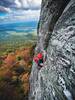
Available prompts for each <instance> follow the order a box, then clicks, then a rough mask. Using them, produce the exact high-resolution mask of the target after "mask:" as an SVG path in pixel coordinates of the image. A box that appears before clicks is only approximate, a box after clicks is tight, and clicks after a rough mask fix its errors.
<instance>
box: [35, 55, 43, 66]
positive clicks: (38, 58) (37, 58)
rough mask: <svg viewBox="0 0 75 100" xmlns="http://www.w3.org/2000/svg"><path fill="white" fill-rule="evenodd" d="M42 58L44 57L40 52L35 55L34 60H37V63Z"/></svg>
mask: <svg viewBox="0 0 75 100" xmlns="http://www.w3.org/2000/svg"><path fill="white" fill-rule="evenodd" d="M40 59H43V55H42V53H39V54H38V55H37V56H36V57H34V61H35V62H36V63H37V64H38V61H39V60H40Z"/></svg>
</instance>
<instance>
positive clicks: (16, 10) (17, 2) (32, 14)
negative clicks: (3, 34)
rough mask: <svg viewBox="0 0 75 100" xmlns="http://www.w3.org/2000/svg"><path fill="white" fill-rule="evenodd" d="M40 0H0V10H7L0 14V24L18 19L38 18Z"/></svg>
mask: <svg viewBox="0 0 75 100" xmlns="http://www.w3.org/2000/svg"><path fill="white" fill-rule="evenodd" d="M40 7H41V0H0V12H8V14H7V15H6V16H0V24H4V23H13V22H15V21H16V22H18V21H29V20H36V21H37V20H38V19H39V15H40Z"/></svg>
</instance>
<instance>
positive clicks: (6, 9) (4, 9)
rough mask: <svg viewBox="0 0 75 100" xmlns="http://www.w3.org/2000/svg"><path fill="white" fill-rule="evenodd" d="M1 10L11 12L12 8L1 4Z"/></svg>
mask: <svg viewBox="0 0 75 100" xmlns="http://www.w3.org/2000/svg"><path fill="white" fill-rule="evenodd" d="M0 12H11V10H10V8H6V7H3V6H0Z"/></svg>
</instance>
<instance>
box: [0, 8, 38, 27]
mask: <svg viewBox="0 0 75 100" xmlns="http://www.w3.org/2000/svg"><path fill="white" fill-rule="evenodd" d="M39 15H40V10H18V11H17V12H16V11H14V12H11V13H8V14H6V15H5V16H0V25H2V24H7V23H15V22H26V21H38V20H39Z"/></svg>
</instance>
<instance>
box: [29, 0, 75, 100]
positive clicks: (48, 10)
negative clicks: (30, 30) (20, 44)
mask: <svg viewBox="0 0 75 100" xmlns="http://www.w3.org/2000/svg"><path fill="white" fill-rule="evenodd" d="M69 1H70V2H69ZM61 9H62V10H61ZM39 47H40V49H43V48H44V47H47V60H46V62H45V64H44V67H43V68H41V70H38V66H37V65H36V64H35V63H34V62H33V66H32V72H31V77H30V94H29V100H75V0H60V1H59V0H43V2H42V9H41V15H40V21H39V27H38V42H37V48H39ZM36 52H37V51H36Z"/></svg>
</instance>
